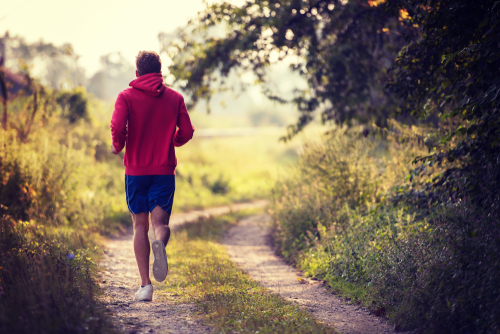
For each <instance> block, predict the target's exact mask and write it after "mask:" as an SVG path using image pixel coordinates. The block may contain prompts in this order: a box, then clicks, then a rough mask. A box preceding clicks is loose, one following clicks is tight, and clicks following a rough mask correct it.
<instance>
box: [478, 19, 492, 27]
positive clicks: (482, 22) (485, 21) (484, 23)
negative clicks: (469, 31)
mask: <svg viewBox="0 0 500 334" xmlns="http://www.w3.org/2000/svg"><path fill="white" fill-rule="evenodd" d="M489 21H490V18H489V17H487V18H485V19H484V20H482V21H481V23H479V28H482V27H484V26H485V25H487V24H488V22H489Z"/></svg>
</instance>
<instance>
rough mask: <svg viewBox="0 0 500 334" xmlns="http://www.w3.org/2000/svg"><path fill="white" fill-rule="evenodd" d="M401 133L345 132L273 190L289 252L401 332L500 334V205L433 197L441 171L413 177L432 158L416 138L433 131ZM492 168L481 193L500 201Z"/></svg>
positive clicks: (279, 237)
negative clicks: (418, 164)
mask: <svg viewBox="0 0 500 334" xmlns="http://www.w3.org/2000/svg"><path fill="white" fill-rule="evenodd" d="M396 130H397V131H393V132H390V133H386V134H385V135H384V136H377V135H370V136H367V137H366V138H365V137H364V136H363V135H361V131H362V128H357V127H351V128H345V127H337V128H335V129H334V131H332V132H331V133H330V134H329V135H327V136H325V138H324V141H323V142H322V143H320V144H311V145H308V146H307V147H306V148H305V150H304V153H303V154H302V155H301V156H300V157H299V161H298V163H297V165H296V167H295V168H294V169H292V171H291V172H290V174H289V176H288V177H286V178H284V179H283V180H280V181H279V182H278V183H277V184H276V187H275V188H274V190H273V196H272V199H271V206H270V211H271V212H272V215H273V222H274V240H275V242H276V245H277V246H278V248H279V251H280V253H281V254H282V255H283V256H284V257H285V258H286V259H287V260H288V261H289V262H291V263H293V264H295V265H296V266H297V268H298V269H300V270H302V271H303V272H305V274H306V275H308V276H312V277H316V278H319V279H322V280H324V281H326V283H327V284H328V285H329V286H330V288H331V289H332V290H333V291H334V292H336V293H337V294H339V295H342V296H344V297H348V298H350V300H351V302H353V303H362V304H364V305H366V306H368V307H369V308H371V309H372V310H373V311H374V312H375V313H376V314H378V315H385V316H386V317H387V318H388V319H389V321H391V322H393V323H394V324H395V325H396V328H397V329H400V330H414V329H416V330H418V331H419V332H422V333H498V329H499V328H500V322H499V320H498V319H500V307H499V304H498V300H500V289H499V287H500V284H499V278H500V275H499V273H500V259H499V257H498V254H499V253H500V252H499V249H500V233H499V232H498V231H499V230H500V223H499V222H500V218H499V213H498V212H499V211H498V207H497V206H493V205H492V206H491V207H488V206H486V205H481V204H480V203H478V202H477V201H476V202H475V201H474V198H467V197H460V198H458V200H457V201H456V202H455V203H453V204H452V205H444V204H439V205H436V204H435V203H433V202H432V201H431V200H429V198H430V197H427V195H429V192H431V191H432V189H429V188H428V187H427V185H428V184H429V182H428V181H430V180H431V179H432V178H433V177H435V176H436V175H439V173H441V172H442V170H440V169H439V168H440V166H436V165H434V166H433V165H429V164H426V165H424V166H422V168H421V170H420V172H421V174H423V175H425V176H421V177H412V176H411V175H410V172H411V169H412V168H414V167H415V166H414V165H413V166H412V165H411V164H410V162H411V161H412V160H413V157H414V156H419V155H425V154H426V153H427V150H426V147H425V146H424V143H422V141H421V140H420V138H421V135H416V133H415V132H416V131H424V130H425V129H423V130H422V129H415V128H412V129H408V128H403V127H402V128H396ZM450 164H451V162H449V163H448V165H447V167H449V166H450ZM488 168H489V169H488ZM488 168H485V170H487V171H489V174H488V175H487V177H486V176H485V179H488V178H489V180H491V181H490V182H485V183H484V184H482V185H481V192H482V193H483V194H488V195H489V196H491V200H492V203H493V202H494V201H498V190H497V189H494V190H493V189H491V188H494V187H492V186H491V184H495V183H494V182H495V181H496V178H497V176H498V173H497V172H496V170H494V167H491V166H490V167H488ZM429 196H430V195H429ZM420 198H423V199H422V200H419V199H420Z"/></svg>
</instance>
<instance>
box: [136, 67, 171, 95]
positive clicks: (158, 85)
mask: <svg viewBox="0 0 500 334" xmlns="http://www.w3.org/2000/svg"><path fill="white" fill-rule="evenodd" d="M129 86H130V87H133V88H136V89H140V90H142V91H145V92H146V93H148V94H149V95H153V96H159V95H161V94H162V93H163V92H164V91H165V85H164V84H163V76H162V75H161V72H160V73H148V74H144V75H141V76H140V77H138V78H137V79H135V80H133V81H131V82H130V83H129Z"/></svg>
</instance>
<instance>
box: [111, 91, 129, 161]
mask: <svg viewBox="0 0 500 334" xmlns="http://www.w3.org/2000/svg"><path fill="white" fill-rule="evenodd" d="M128 113H129V109H128V103H127V100H126V98H125V96H124V94H123V92H121V93H120V94H118V98H117V99H116V102H115V110H114V111H113V116H112V117H111V138H112V139H113V144H112V147H111V152H113V154H118V153H120V152H121V150H123V147H124V146H125V141H126V140H127V121H128Z"/></svg>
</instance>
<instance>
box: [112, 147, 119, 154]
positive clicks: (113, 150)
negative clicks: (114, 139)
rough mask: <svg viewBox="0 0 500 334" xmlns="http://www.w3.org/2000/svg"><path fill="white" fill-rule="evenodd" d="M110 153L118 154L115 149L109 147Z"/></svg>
mask: <svg viewBox="0 0 500 334" xmlns="http://www.w3.org/2000/svg"><path fill="white" fill-rule="evenodd" d="M111 153H113V154H118V152H117V151H116V149H115V147H114V146H113V145H111Z"/></svg>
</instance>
